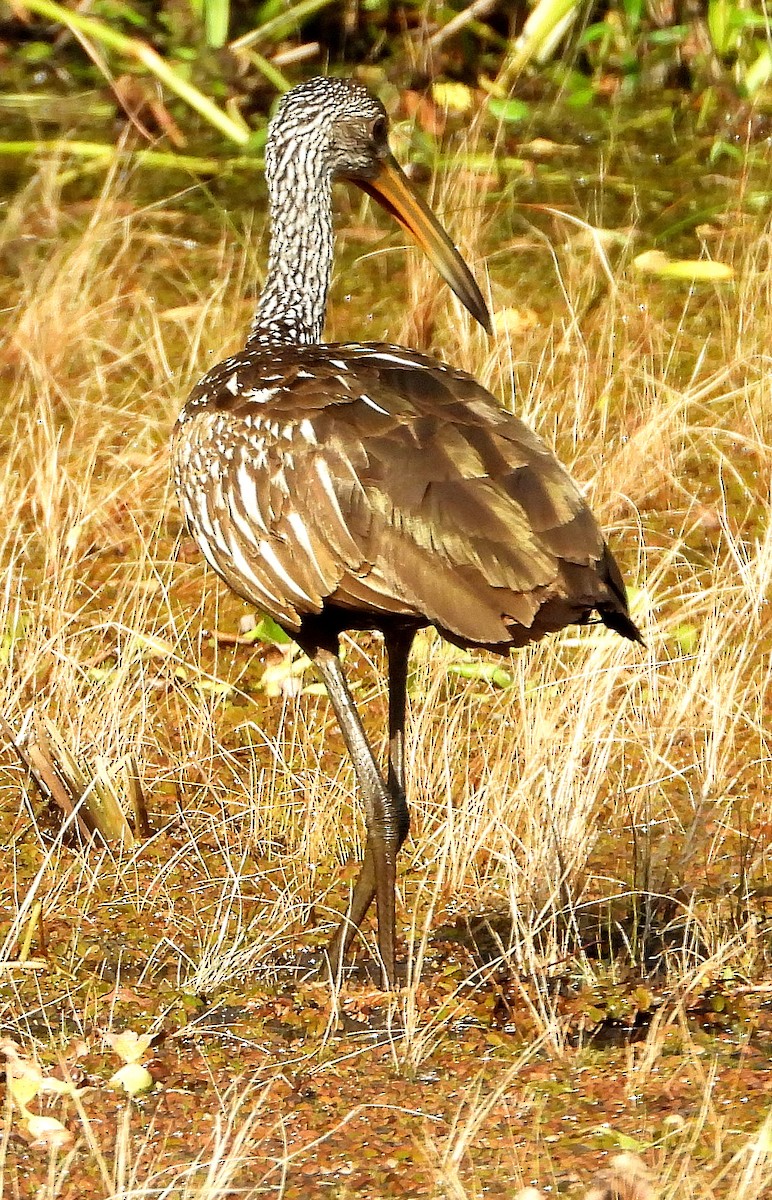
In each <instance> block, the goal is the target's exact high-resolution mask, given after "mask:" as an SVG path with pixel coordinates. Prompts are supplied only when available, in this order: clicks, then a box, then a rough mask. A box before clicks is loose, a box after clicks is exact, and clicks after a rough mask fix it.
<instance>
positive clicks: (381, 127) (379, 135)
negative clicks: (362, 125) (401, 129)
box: [370, 117, 389, 142]
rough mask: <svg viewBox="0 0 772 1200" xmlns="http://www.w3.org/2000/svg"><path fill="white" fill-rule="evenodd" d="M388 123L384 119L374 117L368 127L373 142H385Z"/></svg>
mask: <svg viewBox="0 0 772 1200" xmlns="http://www.w3.org/2000/svg"><path fill="white" fill-rule="evenodd" d="M388 128H389V126H388V122H387V120H386V118H385V117H376V118H375V120H374V121H373V123H372V125H371V126H370V133H371V135H372V139H373V141H374V142H383V141H385V140H386V133H387V131H388Z"/></svg>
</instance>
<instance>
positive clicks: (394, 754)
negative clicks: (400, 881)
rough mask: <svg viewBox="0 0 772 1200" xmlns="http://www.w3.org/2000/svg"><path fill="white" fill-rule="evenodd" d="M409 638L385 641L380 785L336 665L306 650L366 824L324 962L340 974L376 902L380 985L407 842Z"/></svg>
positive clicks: (390, 967) (388, 983)
mask: <svg viewBox="0 0 772 1200" xmlns="http://www.w3.org/2000/svg"><path fill="white" fill-rule="evenodd" d="M412 640H413V634H412V632H410V633H409V634H407V633H406V632H405V631H399V633H397V634H392V635H390V636H387V638H386V647H387V652H388V655H389V668H390V681H389V774H388V785H386V784H384V782H383V778H382V776H381V773H380V771H379V769H378V765H377V763H376V761H375V756H374V755H373V752H372V749H371V747H370V744H369V742H368V740H367V736H366V734H365V731H364V729H363V727H362V722H361V720H360V718H359V713H358V712H357V709H356V705H355V704H354V701H353V699H352V697H351V693H350V691H349V688H348V684H347V683H346V677H345V675H344V674H343V668H342V666H341V662H340V659H339V658H338V656H337V654H335V653H333V652H332V651H330V650H329V649H318V648H315V649H312V648H309V650H307V653H308V654H309V657H311V658H312V659H313V662H314V664H315V666H316V668H317V670H318V672H319V674H320V675H321V677H322V680H323V682H324V684H325V686H326V688H327V692H328V694H329V697H330V701H331V703H332V706H333V708H334V710H335V715H336V716H337V718H338V723H339V725H340V728H341V732H342V734H343V739H344V741H345V743H346V747H347V749H348V752H349V754H350V755H351V760H352V762H353V764H354V771H355V774H356V777H357V781H358V783H359V787H360V790H361V793H362V799H363V802H364V806H365V818H366V823H367V843H366V846H365V853H364V859H363V861H362V866H361V868H360V872H359V875H358V876H357V880H356V883H355V884H354V891H353V894H352V896H351V901H350V903H349V908H348V912H347V913H346V916H345V917H344V918H343V920H342V921H341V924H340V925H339V926H338V929H337V930H336V932H335V934H334V936H333V938H332V940H331V942H330V945H329V947H328V951H327V954H328V957H329V961H330V963H331V965H332V967H333V969H334V970H335V972H336V973H337V972H339V971H340V969H341V965H342V962H343V958H344V955H345V954H346V951H347V950H348V948H349V946H350V945H351V942H352V941H353V939H354V935H355V934H356V932H357V929H358V928H359V926H360V925H361V923H362V920H363V918H364V916H365V913H366V912H367V910H368V909H369V907H370V905H371V903H372V901H373V897H375V901H376V905H377V912H378V951H379V954H380V958H381V975H382V984H383V986H384V987H386V988H390V987H393V986H394V983H395V981H396V974H395V959H394V936H395V932H394V925H395V916H394V910H395V888H396V870H397V853H398V851H399V848H400V846H401V845H402V843H403V841H404V840H405V837H406V836H407V832H408V827H409V816H408V811H407V803H406V801H405V790H404V751H403V744H404V725H405V693H406V684H407V658H408V654H409V652H410V645H411V643H412Z"/></svg>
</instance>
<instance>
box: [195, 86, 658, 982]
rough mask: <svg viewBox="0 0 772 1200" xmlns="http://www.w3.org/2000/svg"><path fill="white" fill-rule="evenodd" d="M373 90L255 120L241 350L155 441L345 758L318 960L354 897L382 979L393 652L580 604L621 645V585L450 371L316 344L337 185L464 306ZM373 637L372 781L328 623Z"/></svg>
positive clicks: (200, 529) (552, 476)
mask: <svg viewBox="0 0 772 1200" xmlns="http://www.w3.org/2000/svg"><path fill="white" fill-rule="evenodd" d="M387 134H388V121H387V117H386V112H385V110H384V108H383V106H382V105H381V104H380V102H379V101H378V100H377V99H375V98H374V97H373V96H371V95H370V93H369V92H368V91H367V90H366V89H365V88H364V87H363V86H362V85H361V84H359V83H357V82H355V81H353V80H346V79H322V78H318V79H312V80H310V81H309V82H307V83H304V84H301V85H300V86H299V87H296V88H294V89H293V90H292V91H290V92H288V93H287V94H286V95H285V96H284V97H283V99H282V100H281V102H280V104H279V106H278V109H277V111H276V115H275V116H274V118H273V120H272V121H271V123H270V127H269V134H268V141H267V145H266V176H267V182H268V191H269V197H270V217H271V240H270V252H269V263H268V272H267V276H266V280H265V284H264V286H263V289H262V292H261V294H260V298H259V302H258V306H257V312H256V315H255V318H254V321H253V323H252V326H251V328H250V331H249V335H248V337H247V340H246V344H245V346H244V349H243V350H242V351H241V352H240V353H238V354H235V355H233V356H232V357H231V358H226V359H225V360H224V361H223V362H221V363H219V364H218V365H217V366H216V367H214V368H213V369H212V370H211V371H209V372H208V373H207V374H206V375H205V376H204V378H203V379H202V380H201V382H200V383H199V384H198V385H197V386H196V387H195V388H194V390H193V392H192V393H191V395H190V397H189V398H188V401H187V403H186V405H185V407H184V409H183V411H182V413H181V415H180V417H179V420H178V422H177V425H176V429H175V432H174V438H173V462H174V473H175V482H176V487H177V494H178V497H179V501H180V506H181V508H182V510H183V512H184V515H185V518H186V521H187V525H188V528H189V530H190V532H191V533H192V535H193V537H194V538H195V540H196V541H197V543H198V545H199V547H200V548H201V550H202V551H203V554H204V556H205V557H206V559H207V561H208V562H209V564H210V565H211V566H212V567H213V569H214V570H215V571H216V572H217V574H218V575H220V576H221V577H222V578H223V579H224V580H225V582H226V583H227V584H229V585H230V587H231V588H232V589H233V590H234V591H235V592H237V593H238V595H240V596H242V597H243V598H244V599H245V600H247V601H249V602H250V603H251V604H253V605H255V606H256V607H257V608H258V609H260V610H262V611H263V612H264V613H267V614H269V615H270V616H271V617H272V618H273V619H274V620H275V621H276V622H278V624H279V625H280V626H281V627H282V628H283V629H285V630H286V631H287V633H289V634H290V635H291V636H292V637H293V638H294V639H295V641H296V642H297V643H298V644H299V645H300V647H301V648H302V649H303V650H304V651H305V653H306V654H307V655H308V657H309V658H310V659H312V660H313V662H314V663H315V665H316V668H317V670H318V672H319V674H320V676H321V678H322V679H323V681H324V683H325V685H326V688H327V691H328V693H329V697H330V700H331V702H332V706H333V709H334V711H335V713H336V716H337V719H338V722H339V724H340V728H341V731H342V734H343V738H344V741H345V743H346V746H347V748H348V751H349V754H350V755H351V758H352V760H353V765H354V770H355V773H356V777H357V780H358V784H359V788H360V792H361V796H362V800H363V803H364V809H365V815H366V822H367V841H366V847H365V852H364V859H363V862H362V865H361V868H360V872H359V875H358V878H357V880H356V883H355V886H354V889H353V893H352V896H351V900H350V903H349V908H348V912H347V914H346V916H345V917H344V919H343V921H342V922H341V924H340V925H339V927H338V930H337V932H336V933H335V935H334V937H333V939H332V941H331V943H330V946H329V949H328V954H329V960H330V964H331V966H332V968H333V969H334V970H335V971H336V972H338V971H339V970H340V968H341V964H342V961H343V956H344V954H345V953H346V951H347V949H348V947H349V945H350V943H351V941H352V939H353V937H354V935H355V934H356V932H357V930H358V928H359V926H360V924H361V922H362V919H363V917H364V915H365V913H366V912H367V910H368V909H369V907H370V905H371V903H372V900H373V897H375V900H376V906H377V919H378V950H379V954H380V970H381V981H382V984H383V985H384V986H386V987H390V986H393V985H394V983H395V979H396V976H395V962H394V921H395V913H394V906H395V875H396V861H397V853H398V851H399V848H400V846H401V845H402V843H403V841H404V839H405V837H406V835H407V832H408V826H409V816H408V810H407V803H406V799H405V780H404V728H405V707H406V686H407V667H408V655H409V653H410V648H411V644H412V642H413V638H414V636H415V634H416V632H417V630H419V629H422V628H425V627H427V626H434V627H435V628H436V629H437V630H438V631H439V633H440V634H441V635H442V636H443V637H444V638H447V639H449V640H450V641H451V642H454V643H456V644H457V645H459V646H462V647H482V648H486V649H492V650H497V651H501V652H506V651H508V650H509V649H510V647H513V646H523V645H525V644H526V643H529V642H535V641H538V640H539V639H540V638H542V637H543V636H544V635H545V634H547V633H550V632H553V631H556V630H559V629H562V628H564V626H566V625H569V624H580V625H581V624H586V623H587V622H588V621H589V620H590V618H591V616H592V614H593V613H597V614H598V615H599V617H600V620H601V621H602V622H603V623H604V624H605V625H607V626H608V627H609V628H610V629H613V630H615V631H616V632H617V633H619V634H621V635H622V636H623V637H626V638H630V639H631V640H632V641H639V640H640V634H639V631H638V629H637V628H636V626H635V625H634V624H633V622H632V621H631V619H630V616H629V611H628V605H627V598H626V594H625V587H624V583H623V581H622V577H621V574H620V572H619V568H618V567H617V564H616V562H615V561H614V559H613V557H612V555H611V553H610V551H609V549H608V547H607V546H606V544H605V542H604V540H603V537H602V536H601V533H600V531H599V529H598V526H597V524H596V521H595V518H594V517H593V515H592V513H591V512H590V509H589V508H588V506H587V504H586V503H585V501H584V500H583V498H582V496H581V493H580V492H579V490H578V488H577V486H576V485H575V484H574V482H573V481H572V480H571V478H570V476H569V475H568V474H567V472H566V471H565V470H564V469H563V467H562V466H561V465H560V463H559V462H558V460H557V459H556V457H555V455H554V454H553V453H552V451H551V450H550V449H549V448H548V447H547V446H546V445H545V443H544V442H543V441H541V439H540V438H539V437H537V435H536V434H535V433H533V432H532V431H531V430H530V429H528V428H527V427H526V426H525V425H523V424H522V422H521V421H519V420H518V419H517V418H516V417H514V416H512V415H511V414H510V413H508V412H505V411H504V410H503V409H502V408H501V406H500V405H499V404H498V403H497V402H496V400H495V399H494V397H493V396H492V395H491V394H490V393H489V392H488V391H486V390H485V389H484V388H483V387H481V386H480V384H479V383H476V382H475V380H474V379H473V378H472V377H471V376H470V375H467V374H465V373H464V372H463V371H459V370H456V369H455V368H453V367H450V366H447V365H446V364H444V363H442V362H439V361H438V360H436V359H434V358H430V357H428V356H427V355H425V354H420V353H418V352H416V351H414V350H408V349H405V348H404V347H403V346H394V345H387V344H383V343H378V342H375V343H370V342H346V343H341V344H332V343H327V344H325V343H323V342H322V341H321V336H322V326H323V323H324V315H325V306H326V299H327V290H328V286H329V282H330V272H331V267H332V254H333V230H332V214H331V199H332V185H333V182H335V181H336V180H347V181H350V182H352V183H356V184H357V185H358V186H359V187H360V188H362V189H364V191H366V192H368V193H369V194H370V195H371V196H373V197H374V198H375V199H377V200H378V201H379V202H380V203H381V204H382V205H383V207H384V208H385V209H386V210H387V211H388V212H390V213H391V214H392V215H393V216H394V217H396V218H397V219H398V220H399V221H400V222H401V223H402V224H403V225H404V226H405V227H406V229H407V230H408V231H409V232H410V233H411V234H412V235H413V236H414V237H415V238H416V240H417V241H418V242H419V243H420V245H421V246H422V248H423V249H424V250H425V251H426V253H427V254H428V256H429V257H430V259H431V260H432V262H433V263H434V265H435V266H436V267H437V269H438V270H439V272H440V274H441V275H442V276H443V277H444V278H445V279H446V280H447V282H448V283H449V284H450V286H451V287H452V289H453V290H454V292H455V293H456V295H457V296H458V297H459V299H460V300H461V301H462V302H463V303H464V305H465V306H466V307H467V309H468V310H469V311H470V312H471V313H472V315H473V316H474V317H475V318H476V319H477V320H478V321H479V322H480V323H481V324H482V325H483V326H484V327H485V328H486V330H488V331H490V317H489V315H488V311H487V309H486V306H485V303H484V301H483V298H482V295H481V294H480V291H479V288H478V287H477V284H476V283H475V281H474V279H473V278H472V275H471V273H470V271H469V270H468V268H467V266H466V264H465V263H464V261H463V259H462V258H461V256H460V255H459V253H458V251H457V250H456V249H455V247H454V246H453V244H452V243H451V241H450V239H449V238H448V236H447V234H446V233H445V231H444V230H443V229H442V227H441V226H440V225H439V223H438V221H437V220H436V218H435V217H434V215H433V214H432V212H431V211H430V210H429V208H428V207H427V206H426V204H425V203H424V202H423V200H422V199H421V198H420V197H419V196H418V194H417V193H416V192H415V191H414V190H413V188H412V186H411V184H410V183H409V181H408V180H407V178H406V176H405V175H404V174H403V172H402V171H401V169H400V168H399V166H398V165H397V163H396V161H395V159H394V158H393V157H392V155H391V153H390V151H389V146H388V140H387ZM349 629H355V630H356V629H360V630H361V629H364V630H373V631H379V632H380V633H381V634H382V635H383V638H384V642H385V649H386V654H387V661H388V670H389V715H388V722H389V745H388V768H387V772H386V776H385V778H384V776H383V774H382V773H381V770H380V769H379V766H378V764H377V761H376V758H375V755H374V754H373V751H372V749H371V747H370V744H369V742H368V739H367V737H366V735H365V732H364V729H363V727H362V723H361V720H360V717H359V714H358V713H357V709H356V707H355V705H354V702H353V700H352V697H351V694H350V692H349V689H348V686H347V683H346V679H345V676H344V673H343V670H342V667H341V661H340V658H339V638H340V635H341V633H342V632H343V631H344V630H349Z"/></svg>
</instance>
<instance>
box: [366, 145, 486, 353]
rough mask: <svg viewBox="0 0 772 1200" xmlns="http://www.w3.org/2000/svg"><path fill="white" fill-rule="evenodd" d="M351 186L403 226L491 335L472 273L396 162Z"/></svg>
mask: <svg viewBox="0 0 772 1200" xmlns="http://www.w3.org/2000/svg"><path fill="white" fill-rule="evenodd" d="M352 182H353V183H356V184H357V186H358V187H360V188H361V189H362V191H364V192H367V194H368V195H369V196H372V197H373V199H374V200H377V201H378V203H379V204H380V205H381V207H382V208H385V209H386V211H387V212H388V213H391V215H392V216H393V217H396V219H397V220H398V221H399V223H400V225H404V227H405V229H407V231H408V233H410V234H411V235H412V237H414V238H415V240H416V241H417V242H418V245H419V246H420V247H421V249H422V250H423V251H424V252H425V254H426V256H427V258H428V259H429V261H430V262H431V263H433V264H434V266H435V267H436V268H437V270H438V271H439V273H440V275H441V276H442V278H443V279H444V280H445V281H446V283H448V284H450V286H451V287H452V289H453V291H454V292H455V293H456V295H457V296H458V298H459V300H460V301H461V303H462V304H464V305H465V306H466V307H467V308H468V309H469V311H470V313H471V314H472V316H473V317H474V318H475V320H476V321H479V322H480V324H481V325H482V327H483V329H485V330H486V332H488V333H490V332H491V328H492V327H491V318H490V313H489V312H488V309H487V306H486V304H485V301H484V300H483V297H482V292H481V291H480V289H479V287H478V286H477V284H476V282H475V280H474V277H473V275H472V272H471V271H470V270H469V267H468V266H467V265H466V263H465V262H464V260H463V258H462V257H461V255H460V254H459V252H458V250H457V249H456V247H455V246H454V245H453V243H452V242H451V240H450V238H449V237H448V235H447V233H446V232H445V230H444V229H443V228H442V226H441V225H440V223H439V221H438V220H437V218H436V217H435V215H434V213H433V212H432V210H431V209H430V208H429V206H428V204H426V203H425V202H424V201H423V200H422V199H421V197H420V196H419V195H418V192H416V191H414V189H413V186H412V184H411V183H410V180H409V179H408V178H407V176H406V175H405V173H404V171H403V170H402V168H401V167H400V166H399V164H398V162H397V160H396V159H395V158H393V157H392V155H389V156H388V158H385V159H383V160H382V162H381V165H380V168H379V171H378V174H377V175H376V176H375V177H374V178H372V179H359V178H356V177H354V178H353V179H352Z"/></svg>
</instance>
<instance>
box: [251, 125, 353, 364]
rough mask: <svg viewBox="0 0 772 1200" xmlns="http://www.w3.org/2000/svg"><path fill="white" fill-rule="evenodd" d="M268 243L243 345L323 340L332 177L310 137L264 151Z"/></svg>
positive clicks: (329, 266) (329, 262)
mask: <svg viewBox="0 0 772 1200" xmlns="http://www.w3.org/2000/svg"><path fill="white" fill-rule="evenodd" d="M266 178H267V181H268V194H269V198H270V216H271V245H270V250H269V254H268V274H267V276H266V280H265V284H264V286H263V290H262V292H261V294H260V299H259V301H258V305H257V312H256V313H255V319H254V321H253V322H252V327H251V330H250V334H249V338H248V340H247V345H248V346H250V345H254V344H256V343H257V344H260V345H271V344H275V343H278V344H287V343H300V344H302V345H310V344H312V343H315V342H319V341H321V337H322V328H323V326H324V313H325V308H326V304H327V291H328V288H329V285H330V274H331V271H332V252H333V232H332V195H331V193H332V180H331V178H330V175H329V172H328V171H326V170H325V164H324V160H323V155H322V153H321V152H320V151H319V148H318V146H317V145H315V144H314V143H312V142H310V141H309V140H305V141H293V142H289V143H286V144H285V145H284V146H283V147H281V148H280V149H276V150H274V152H273V153H267V154H266Z"/></svg>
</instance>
